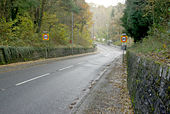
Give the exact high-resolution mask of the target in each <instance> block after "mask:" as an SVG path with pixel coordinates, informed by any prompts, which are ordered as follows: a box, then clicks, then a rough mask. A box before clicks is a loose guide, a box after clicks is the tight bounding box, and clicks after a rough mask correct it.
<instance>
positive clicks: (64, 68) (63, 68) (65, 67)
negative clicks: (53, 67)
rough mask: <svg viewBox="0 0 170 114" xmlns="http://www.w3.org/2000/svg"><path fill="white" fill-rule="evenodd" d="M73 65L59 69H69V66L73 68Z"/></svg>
mask: <svg viewBox="0 0 170 114" xmlns="http://www.w3.org/2000/svg"><path fill="white" fill-rule="evenodd" d="M72 67H73V65H71V66H68V67H65V68H61V69H59V71H62V70H65V69H69V68H72Z"/></svg>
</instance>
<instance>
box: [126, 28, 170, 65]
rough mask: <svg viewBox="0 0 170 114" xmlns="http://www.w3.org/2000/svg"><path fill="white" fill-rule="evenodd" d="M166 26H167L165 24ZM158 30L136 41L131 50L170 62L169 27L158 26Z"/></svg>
mask: <svg viewBox="0 0 170 114" xmlns="http://www.w3.org/2000/svg"><path fill="white" fill-rule="evenodd" d="M164 27H165V26H164ZM157 30H158V31H157V32H155V33H153V31H150V32H151V33H150V34H151V35H149V36H147V37H146V38H144V39H143V41H141V42H137V43H135V44H134V45H133V46H132V47H131V48H130V49H129V50H131V51H133V52H136V53H138V54H141V55H145V56H147V57H149V58H152V59H156V60H158V61H160V62H165V63H167V64H170V38H169V32H168V27H167V28H166V27H165V28H161V27H160V28H157Z"/></svg>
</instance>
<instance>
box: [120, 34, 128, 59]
mask: <svg viewBox="0 0 170 114" xmlns="http://www.w3.org/2000/svg"><path fill="white" fill-rule="evenodd" d="M127 40H128V37H127V35H126V34H125V33H124V34H122V36H121V42H122V50H123V60H122V61H123V62H124V50H126V42H127Z"/></svg>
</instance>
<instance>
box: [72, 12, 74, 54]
mask: <svg viewBox="0 0 170 114" xmlns="http://www.w3.org/2000/svg"><path fill="white" fill-rule="evenodd" d="M73 38H74V13H73V12H72V55H73V45H74V41H73Z"/></svg>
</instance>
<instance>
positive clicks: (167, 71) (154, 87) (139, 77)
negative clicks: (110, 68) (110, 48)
mask: <svg viewBox="0 0 170 114" xmlns="http://www.w3.org/2000/svg"><path fill="white" fill-rule="evenodd" d="M127 66H128V68H127V70H128V79H127V80H128V89H129V94H130V96H131V101H132V105H133V107H134V111H135V113H139V114H170V67H169V66H167V65H164V64H161V63H158V62H155V61H153V60H150V59H148V58H144V57H140V56H137V55H136V54H134V53H132V52H127Z"/></svg>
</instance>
